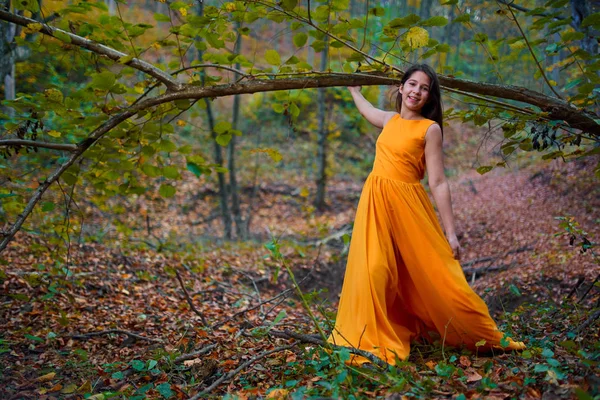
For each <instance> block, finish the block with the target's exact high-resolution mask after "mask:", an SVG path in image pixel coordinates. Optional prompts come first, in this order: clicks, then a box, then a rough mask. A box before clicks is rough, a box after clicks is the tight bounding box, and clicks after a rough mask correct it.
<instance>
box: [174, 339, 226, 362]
mask: <svg viewBox="0 0 600 400" xmlns="http://www.w3.org/2000/svg"><path fill="white" fill-rule="evenodd" d="M215 347H217V345H216V344H215V343H213V344H209V345H208V346H206V347H203V348H201V349H200V350H198V351H194V352H192V353H187V354H182V355H180V356H179V357H177V358H176V359H175V360H174V362H175V363H180V362H183V361H186V360H192V359H194V358H196V357H198V356H203V355H205V354H207V353H210V352H211V351H212V350H213V349H214V348H215Z"/></svg>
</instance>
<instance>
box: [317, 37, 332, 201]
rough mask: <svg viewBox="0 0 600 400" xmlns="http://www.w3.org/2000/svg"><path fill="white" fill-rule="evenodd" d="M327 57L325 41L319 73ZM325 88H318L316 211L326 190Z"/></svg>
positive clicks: (325, 64)
mask: <svg viewBox="0 0 600 400" xmlns="http://www.w3.org/2000/svg"><path fill="white" fill-rule="evenodd" d="M328 56H329V41H327V40H326V41H325V48H324V49H323V51H322V52H321V71H325V70H326V69H327V58H328ZM326 90H327V89H325V88H319V93H318V96H317V103H318V105H319V115H318V119H319V139H318V149H317V195H316V198H315V207H317V209H318V210H323V209H324V208H325V191H326V188H327V136H328V135H329V129H328V127H327V123H326V116H327V104H326V103H325V102H326V99H325V95H326Z"/></svg>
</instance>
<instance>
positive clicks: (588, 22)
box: [581, 12, 600, 29]
mask: <svg viewBox="0 0 600 400" xmlns="http://www.w3.org/2000/svg"><path fill="white" fill-rule="evenodd" d="M586 26H593V27H594V28H596V29H600V12H597V13H594V14H590V15H588V16H587V17H585V18H584V19H583V21H581V27H582V28H585V27H586Z"/></svg>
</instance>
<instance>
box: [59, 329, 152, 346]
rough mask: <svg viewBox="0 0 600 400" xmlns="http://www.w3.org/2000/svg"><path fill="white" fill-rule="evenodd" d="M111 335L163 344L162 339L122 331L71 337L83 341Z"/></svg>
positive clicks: (111, 330)
mask: <svg viewBox="0 0 600 400" xmlns="http://www.w3.org/2000/svg"><path fill="white" fill-rule="evenodd" d="M111 333H119V334H121V335H127V336H129V337H130V338H133V339H137V340H147V341H149V342H154V343H163V340H162V339H154V338H149V337H146V336H141V335H138V334H137V333H132V332H128V331H124V330H122V329H108V330H106V331H98V332H90V333H84V334H82V335H73V336H71V337H72V338H73V339H79V340H85V339H89V338H90V337H92V336H102V335H109V334H111Z"/></svg>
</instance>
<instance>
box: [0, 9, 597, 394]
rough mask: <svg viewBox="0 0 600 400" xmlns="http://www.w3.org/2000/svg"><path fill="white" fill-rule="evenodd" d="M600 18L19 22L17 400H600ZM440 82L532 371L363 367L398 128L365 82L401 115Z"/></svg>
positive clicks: (9, 199) (1, 115) (431, 354)
mask: <svg viewBox="0 0 600 400" xmlns="http://www.w3.org/2000/svg"><path fill="white" fill-rule="evenodd" d="M599 11H600V3H598V2H597V1H591V0H570V1H569V0H550V1H547V2H545V1H539V0H521V1H519V2H510V3H509V2H505V1H504V0H497V1H472V0H447V1H441V2H439V1H437V0H436V1H433V0H409V1H404V0H385V1H378V2H373V1H369V0H367V1H363V0H325V1H312V2H311V1H297V0H282V1H280V2H271V1H266V0H265V1H263V0H250V1H233V2H222V1H219V2H217V1H213V0H206V1H200V2H193V1H175V2H173V1H164V0H161V1H139V2H131V1H129V2H128V1H124V0H123V1H113V0H110V1H95V0H92V1H81V2H78V1H62V0H56V1H55V0H51V1H44V2H42V1H37V0H20V1H11V0H0V76H1V80H0V85H1V88H2V91H3V97H2V99H3V101H2V103H1V105H0V300H1V302H0V324H1V325H2V327H3V329H2V330H1V331H0V397H2V398H7V399H63V398H64V399H83V398H88V399H95V400H98V399H109V398H123V399H144V398H155V399H160V398H177V399H187V398H195V399H197V398H210V397H215V398H221V397H223V398H229V399H238V398H239V399H247V398H282V399H283V398H290V399H304V398H386V399H401V398H402V399H404V398H409V397H417V398H456V399H467V398H468V399H472V398H497V399H505V398H544V399H554V398H561V399H562V398H565V399H567V398H579V399H598V398H600V380H599V379H598V376H599V367H598V363H599V362H600V339H599V335H598V318H599V316H600V309H599V306H600V290H599V288H600V282H599V281H598V277H599V276H600V267H599V265H600V259H599V255H598V248H597V243H596V242H597V241H598V237H599V234H600V215H599V214H598V211H597V210H598V206H599V205H600V204H599V203H600V189H599V186H598V182H599V178H600V161H599V158H598V154H600V147H599V142H600V104H599V101H600V76H599V72H598V71H599V70H600V56H599V52H598V38H599V37H600V35H599V32H600V12H599ZM421 62H425V63H428V64H430V65H431V66H432V67H434V68H435V69H436V71H437V72H438V73H439V74H440V82H441V85H442V95H443V99H442V100H443V103H444V109H445V113H444V119H445V126H444V153H445V167H446V174H447V176H448V177H449V180H450V185H451V190H452V197H453V206H454V212H455V216H456V223H457V231H458V232H459V239H460V241H461V245H462V248H463V255H462V266H463V269H464V271H465V275H466V277H467V279H468V280H469V282H470V284H471V285H472V287H473V288H474V289H475V290H476V291H477V293H478V294H480V295H481V296H482V297H483V298H484V300H485V301H486V303H487V304H488V306H489V308H490V311H491V312H492V315H493V316H494V318H495V319H496V320H497V321H498V323H499V326H500V328H501V329H502V330H503V331H504V332H507V334H509V335H510V336H511V337H513V338H515V339H518V340H522V341H524V342H525V343H526V345H527V350H525V351H523V352H519V353H508V352H504V351H502V350H501V349H499V350H498V352H496V353H495V354H480V353H479V352H474V353H473V352H469V351H467V350H465V349H454V348H450V347H448V346H447V345H445V343H444V341H443V338H433V339H432V342H431V343H418V344H416V345H415V347H414V350H413V351H412V353H411V356H410V358H409V359H408V360H406V361H403V362H399V363H398V365H397V366H396V367H391V366H387V365H383V364H381V363H380V362H378V361H377V360H376V359H374V360H372V361H373V365H371V366H370V367H356V366H350V365H346V364H345V361H346V360H348V359H349V357H350V354H352V353H356V349H348V348H340V347H335V348H330V347H328V346H326V345H325V344H324V343H323V335H324V334H325V335H326V334H327V333H328V332H329V331H331V327H332V323H333V321H334V318H335V309H336V305H337V301H338V295H339V291H340V288H341V284H342V280H343V274H344V267H345V262H346V256H347V250H348V244H349V240H350V237H351V235H352V221H353V218H354V212H355V208H356V204H357V202H358V198H359V196H360V191H361V187H362V183H363V182H364V180H365V179H366V177H367V175H368V174H369V172H370V170H371V167H372V162H373V159H374V156H375V143H376V140H377V135H378V133H379V132H378V130H377V129H375V128H373V127H371V126H370V125H368V123H367V122H366V121H365V120H364V119H363V118H362V117H361V116H360V114H359V113H358V111H357V110H356V108H355V106H354V104H353V101H352V98H351V96H350V93H349V92H348V90H347V89H346V88H345V86H351V85H353V86H358V85H362V87H363V88H362V92H363V94H365V96H366V97H367V98H368V99H369V101H371V102H372V103H373V104H374V105H375V106H377V107H379V108H384V109H388V110H392V109H394V107H395V103H394V102H395V98H394V97H393V93H394V92H395V89H396V87H397V86H396V85H397V84H398V82H399V79H400V77H401V76H402V71H404V70H406V68H407V67H408V66H409V65H411V64H413V63H421ZM423 182H424V185H425V186H426V183H425V182H426V180H425V181H423ZM482 346H483V344H482Z"/></svg>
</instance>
